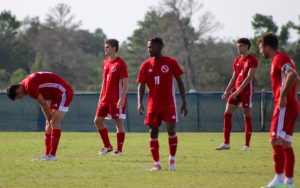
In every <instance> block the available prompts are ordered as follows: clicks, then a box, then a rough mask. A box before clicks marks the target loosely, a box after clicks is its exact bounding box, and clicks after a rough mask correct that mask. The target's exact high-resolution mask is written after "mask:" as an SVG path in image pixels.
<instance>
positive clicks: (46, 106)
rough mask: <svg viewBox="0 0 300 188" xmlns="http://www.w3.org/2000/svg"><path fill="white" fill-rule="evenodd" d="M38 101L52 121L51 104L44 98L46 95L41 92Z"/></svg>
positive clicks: (48, 119)
mask: <svg viewBox="0 0 300 188" xmlns="http://www.w3.org/2000/svg"><path fill="white" fill-rule="evenodd" d="M36 100H37V102H38V103H39V105H40V107H41V108H42V111H43V113H44V115H45V117H46V120H47V122H50V120H51V110H50V106H49V104H48V103H47V101H46V100H45V99H44V97H43V96H42V95H41V94H39V96H38V97H37V99H36Z"/></svg>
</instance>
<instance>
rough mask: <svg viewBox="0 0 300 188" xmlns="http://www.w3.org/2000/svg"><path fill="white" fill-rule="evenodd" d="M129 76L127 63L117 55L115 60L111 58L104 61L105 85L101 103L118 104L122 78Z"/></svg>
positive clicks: (103, 74)
mask: <svg viewBox="0 0 300 188" xmlns="http://www.w3.org/2000/svg"><path fill="white" fill-rule="evenodd" d="M123 78H128V72H127V65H126V63H125V61H124V60H123V59H121V58H120V57H117V58H116V59H115V60H114V61H112V62H111V61H110V59H109V58H107V59H105V60H104V62H103V72H102V79H103V86H102V92H101V97H100V103H104V104H117V103H118V100H119V97H120V95H121V94H122V93H121V92H122V79H123Z"/></svg>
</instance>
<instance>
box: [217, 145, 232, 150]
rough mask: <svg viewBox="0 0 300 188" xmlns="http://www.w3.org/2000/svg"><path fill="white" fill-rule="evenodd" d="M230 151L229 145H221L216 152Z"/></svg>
mask: <svg viewBox="0 0 300 188" xmlns="http://www.w3.org/2000/svg"><path fill="white" fill-rule="evenodd" d="M228 149H230V145H229V144H221V145H219V146H218V147H217V148H216V150H228Z"/></svg>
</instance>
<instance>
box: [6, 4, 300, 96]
mask: <svg viewBox="0 0 300 188" xmlns="http://www.w3.org/2000/svg"><path fill="white" fill-rule="evenodd" d="M202 8H203V4H201V3H199V2H198V1H196V0H164V1H163V4H162V5H161V6H159V7H156V8H151V9H150V10H149V11H148V12H147V13H146V14H145V17H144V18H143V19H142V20H140V21H139V22H138V27H137V28H136V29H135V30H134V32H133V34H132V35H131V36H129V37H128V39H127V40H126V41H124V42H123V43H122V44H121V46H120V52H119V55H120V56H121V57H123V58H124V59H125V61H126V62H127V64H128V72H129V82H130V88H129V90H130V91H135V90H136V81H135V80H136V77H137V72H138V67H139V66H140V64H141V63H142V62H143V61H144V60H145V59H147V58H148V55H147V50H146V44H147V40H148V39H150V38H152V37H154V36H159V37H161V38H163V39H164V41H165V44H166V45H165V48H164V53H165V54H167V55H171V56H173V57H175V58H176V59H177V60H178V61H179V63H180V64H181V66H182V68H183V69H184V71H185V75H184V78H183V80H184V82H185V84H186V87H187V89H188V90H189V91H220V90H223V89H224V88H225V87H226V84H227V83H228V80H229V79H230V77H231V73H232V62H233V60H234V59H235V57H236V56H237V55H238V54H237V50H236V44H235V41H236V40H233V41H228V40H222V39H220V38H217V37H212V36H211V33H212V32H214V31H216V30H218V29H221V27H222V25H221V24H220V23H219V22H217V21H216V20H215V19H214V16H213V14H212V13H211V12H204V11H203V9H202ZM195 19H197V20H198V21H197V24H192V20H195ZM299 21H300V16H299ZM251 25H252V28H253V37H252V38H251V39H250V40H251V41H252V47H251V53H253V54H254V55H255V56H256V57H257V58H258V59H259V63H260V65H259V69H258V71H257V74H256V77H255V81H256V89H257V90H261V89H265V90H269V89H270V83H269V82H270V80H269V69H270V62H268V61H266V60H265V59H263V58H262V57H261V56H260V55H259V51H258V47H257V45H256V40H257V37H259V36H260V35H261V34H262V33H265V32H274V33H276V34H277V35H278V36H279V41H280V49H281V50H284V51H286V52H287V53H288V54H290V55H291V56H292V57H293V58H294V61H295V63H296V67H297V68H298V70H300V69H299V66H300V65H299V63H300V23H293V22H291V21H289V22H287V23H286V24H284V25H282V26H278V25H277V24H276V23H275V22H274V20H273V18H272V16H269V15H262V14H255V15H253V17H252V20H251ZM80 26H81V22H80V21H77V20H76V18H75V17H74V15H73V14H72V12H71V7H70V6H68V5H66V4H58V5H56V6H55V7H53V8H52V9H50V11H49V12H48V13H47V15H46V19H45V21H43V22H41V21H40V19H39V17H27V18H25V19H24V20H22V21H20V20H17V19H16V17H15V15H14V14H13V13H12V12H10V11H7V10H5V11H2V12H1V13H0V88H5V87H6V86H7V85H8V84H11V83H17V82H19V81H21V80H22V79H23V78H24V77H25V76H26V75H28V74H30V73H31V72H35V71H51V72H55V73H58V74H59V75H61V76H63V77H64V78H65V79H66V80H68V81H69V82H70V83H71V84H72V85H73V87H74V89H75V90H76V91H78V92H96V91H99V89H100V85H101V84H100V83H101V71H102V66H101V65H102V61H103V59H104V58H105V54H104V53H103V43H104V40H105V39H106V38H107V36H106V34H105V33H104V32H103V30H102V29H101V28H98V29H96V30H95V31H94V32H91V31H88V30H84V29H81V27H80ZM292 30H294V31H296V33H297V36H298V40H297V41H293V42H290V41H289V39H290V32H291V31H292ZM241 35H242V34H241Z"/></svg>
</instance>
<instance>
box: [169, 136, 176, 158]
mask: <svg viewBox="0 0 300 188" xmlns="http://www.w3.org/2000/svg"><path fill="white" fill-rule="evenodd" d="M177 143H178V139H177V135H176V134H175V135H173V136H169V148H170V156H172V157H174V156H175V155H176V150H177Z"/></svg>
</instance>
